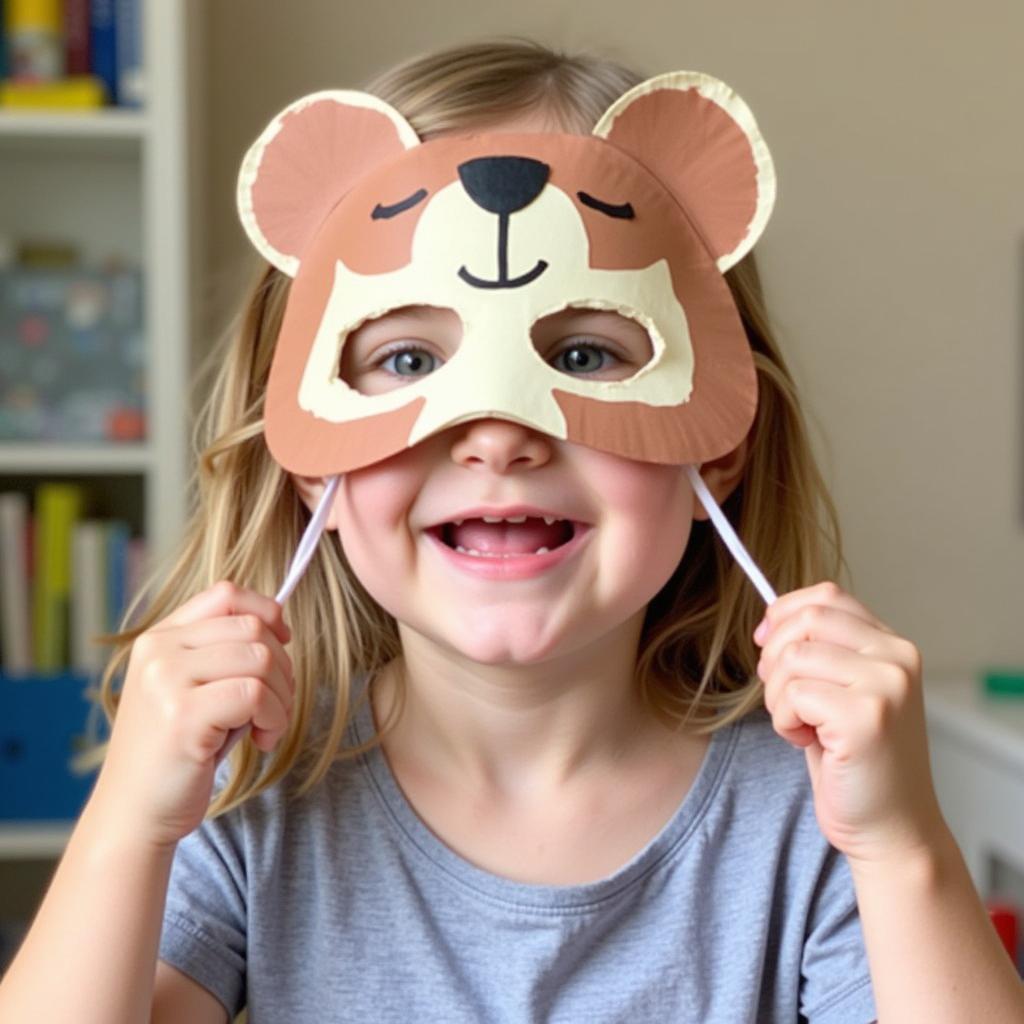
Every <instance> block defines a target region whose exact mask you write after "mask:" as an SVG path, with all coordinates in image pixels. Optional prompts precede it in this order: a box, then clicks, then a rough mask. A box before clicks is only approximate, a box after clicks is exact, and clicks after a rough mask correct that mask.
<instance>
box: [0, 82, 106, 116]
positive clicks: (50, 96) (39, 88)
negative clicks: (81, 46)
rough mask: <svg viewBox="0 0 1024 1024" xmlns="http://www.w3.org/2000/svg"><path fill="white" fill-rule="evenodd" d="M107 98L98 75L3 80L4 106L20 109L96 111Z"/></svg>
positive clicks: (0, 84)
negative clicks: (40, 80)
mask: <svg viewBox="0 0 1024 1024" xmlns="http://www.w3.org/2000/svg"><path fill="white" fill-rule="evenodd" d="M106 101H107V93H106V88H105V87H104V85H103V81H102V79H100V78H97V77H96V75H71V76H70V77H68V78H58V79H57V80H56V81H53V82H19V81H15V80H14V79H11V78H6V79H4V80H3V81H0V106H2V107H10V108H16V109H20V110H94V109H95V108H96V107H102V106H103V105H104V104H105V103H106Z"/></svg>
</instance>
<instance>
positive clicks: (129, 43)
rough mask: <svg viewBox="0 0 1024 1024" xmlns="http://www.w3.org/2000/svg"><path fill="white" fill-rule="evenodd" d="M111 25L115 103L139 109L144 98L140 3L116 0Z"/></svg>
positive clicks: (129, 0) (135, 0) (140, 0)
mask: <svg viewBox="0 0 1024 1024" xmlns="http://www.w3.org/2000/svg"><path fill="white" fill-rule="evenodd" d="M114 24H115V26H116V33H117V44H116V46H115V47H114V51H115V59H116V62H117V102H118V103H119V104H121V106H123V107H141V106H142V105H143V102H144V101H145V98H146V96H145V88H146V82H145V77H144V75H143V70H142V62H143V58H142V0H116V8H115V16H114Z"/></svg>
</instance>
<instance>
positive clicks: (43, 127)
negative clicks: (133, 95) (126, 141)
mask: <svg viewBox="0 0 1024 1024" xmlns="http://www.w3.org/2000/svg"><path fill="white" fill-rule="evenodd" d="M148 125H149V117H148V116H147V114H146V113H145V112H144V111H142V110H119V109H117V108H116V107H100V108H98V109H96V110H81V111H78V110H67V111H64V110H55V111H50V112H43V111H38V110H31V111H30V110H0V138H5V139H12V138H24V137H31V136H45V137H46V138H60V137H62V136H63V137H71V136H76V137H88V138H94V139H102V140H107V139H123V138H134V139H140V138H142V136H143V135H144V134H145V132H146V130H147V128H148Z"/></svg>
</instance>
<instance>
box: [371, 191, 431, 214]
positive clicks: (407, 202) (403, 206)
mask: <svg viewBox="0 0 1024 1024" xmlns="http://www.w3.org/2000/svg"><path fill="white" fill-rule="evenodd" d="M426 198H427V190H426V189H425V188H421V189H420V190H419V191H418V192H413V194H412V195H411V196H409V197H408V198H407V199H403V200H401V202H398V203H392V204H391V205H390V206H381V205H380V203H378V204H377V205H376V206H375V207H374V208H373V213H371V214H370V217H371V218H372V219H373V220H380V219H381V218H382V217H394V216H396V215H397V214H399V213H402V212H404V211H405V210H408V209H409V208H410V207H412V206H415V205H416V204H417V203H419V202H422V201H423V200H424V199H426Z"/></svg>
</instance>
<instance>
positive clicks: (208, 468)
mask: <svg viewBox="0 0 1024 1024" xmlns="http://www.w3.org/2000/svg"><path fill="white" fill-rule="evenodd" d="M641 80H642V76H640V75H638V74H636V73H635V72H633V71H631V70H629V69H627V68H625V67H622V66H620V65H619V64H617V63H615V62H613V61H610V60H606V59H602V58H599V57H595V56H589V55H579V56H569V55H566V54H562V53H559V52H556V51H553V50H551V49H549V48H547V47H545V46H542V45H540V44H538V43H535V42H532V41H530V40H524V39H519V38H504V39H498V40H494V41H489V42H482V43H472V44H467V45H460V46H456V47H452V48H449V49H446V50H443V51H440V52H437V53H432V54H429V55H426V56H419V57H416V58H413V59H410V60H408V61H406V62H404V63H402V64H400V65H398V66H397V67H394V68H392V69H391V70H389V71H387V72H385V73H384V74H382V75H380V76H379V77H377V78H375V79H374V80H372V81H371V82H369V83H368V84H367V85H366V86H365V89H366V91H368V92H372V93H374V94H376V95H377V96H379V97H381V98H382V99H384V100H385V101H387V102H388V103H390V104H391V105H392V106H394V107H395V108H396V109H398V110H399V111H400V112H401V113H402V114H403V116H404V117H405V118H406V119H407V120H408V121H409V122H410V124H411V125H412V127H413V128H414V129H415V130H416V132H417V133H418V135H419V136H420V137H421V138H422V139H428V138H430V137H431V136H433V135H435V134H437V133H440V132H445V131H450V130H453V129H460V128H470V127H478V126H482V125H485V124H487V123H488V122H495V121H497V120H499V119H501V118H503V117H507V116H511V115H515V114H519V113H524V112H526V111H531V110H540V111H543V112H546V113H548V114H549V115H550V116H551V117H552V118H553V120H554V121H555V122H556V123H557V124H559V125H560V126H561V128H562V130H567V131H577V132H588V131H589V130H590V129H591V128H592V127H593V125H594V124H595V123H596V122H597V120H598V119H599V117H600V116H601V114H602V113H603V112H604V111H605V109H606V108H607V107H608V106H610V105H611V103H612V102H613V101H614V100H615V99H617V98H618V97H619V96H620V95H621V94H622V93H623V92H625V91H626V90H627V89H629V88H631V87H632V86H633V85H635V84H637V83H638V82H640V81H641ZM726 278H727V280H728V283H729V286H730V287H731V289H732V292H733V294H734V296H735V299H736V303H737V305H738V307H739V310H740V313H741V316H742V320H743V323H744V325H745V328H746V331H747V334H748V336H749V339H750V345H751V348H752V350H753V353H754V363H755V366H756V369H757V375H758V384H759V388H760V391H759V402H758V408H757V417H756V420H755V422H754V425H753V427H752V429H751V432H750V436H749V454H748V458H747V461H746V465H745V469H744V472H743V477H742V480H741V482H740V483H739V485H738V486H737V487H736V488H735V490H734V491H733V492H732V494H730V496H729V497H728V498H727V499H726V500H725V501H724V502H723V505H722V509H723V512H724V513H725V515H726V516H728V518H729V520H730V521H731V522H732V524H733V526H734V527H735V529H736V530H737V532H738V533H739V535H740V537H741V538H742V539H743V542H744V544H745V545H746V546H747V548H748V549H749V551H750V553H751V555H752V556H753V558H754V560H755V561H756V562H757V563H758V564H759V565H760V566H761V568H762V569H763V571H764V572H765V574H766V576H767V578H768V579H769V580H771V581H772V583H773V585H774V586H775V587H776V588H777V590H778V592H779V593H783V592H785V591H788V590H792V589H795V588H798V587H802V586H806V585H808V584H810V583H813V582H816V581H818V580H820V579H824V578H833V579H835V578H836V577H837V575H838V572H839V569H840V566H841V565H843V564H844V563H843V558H842V553H841V548H840V539H839V526H838V521H837V517H836V512H835V508H834V505H833V503H832V501H831V499H830V497H829V495H828V493H827V490H826V487H825V484H824V482H823V480H822V478H821V476H820V474H819V472H818V470H817V468H816V466H815V462H814V459H813V457H812V452H811V448H810V445H809V442H808V437H807V431H806V427H805V423H804V419H803V417H802V414H801V410H800V406H799V402H798V399H797V393H796V389H795V387H794V384H793V380H792V378H791V376H790V373H789V371H788V369H787V368H786V365H785V362H784V360H783V358H782V355H781V353H780V352H779V349H778V347H777V345H776V343H775V341H774V340H773V338H772V332H771V329H770V327H769V322H768V317H767V314H766V311H765V306H764V302H763V299H762V292H761V286H760V281H759V279H758V273H757V269H756V266H755V262H754V258H753V256H752V255H749V256H747V257H746V259H744V260H743V261H741V262H740V263H739V264H738V265H737V266H735V267H734V268H733V269H732V270H730V271H729V272H728V273H727V275H726ZM290 284H291V279H290V278H289V277H287V276H286V275H285V274H283V273H282V272H280V271H278V270H277V269H276V268H274V267H272V266H267V267H266V268H265V269H263V270H262V271H261V272H260V273H259V275H258V278H257V280H256V281H255V282H254V284H253V285H252V287H251V288H250V290H249V293H248V295H247V297H246V299H245V301H244V304H243V306H242V308H241V310H240V311H239V313H238V315H237V316H236V318H235V320H234V321H233V322H232V323H231V324H230V325H229V328H228V330H227V331H226V332H225V334H224V335H223V337H222V338H221V339H220V340H219V343H218V344H217V346H216V347H215V348H214V350H213V351H211V353H210V354H209V357H208V359H207V361H206V363H205V364H204V367H203V369H202V372H201V373H200V375H199V376H198V378H197V381H196V384H197V386H200V387H201V386H203V383H204V381H205V378H206V377H207V375H208V374H212V378H213V379H212V386H211V387H210V389H209V392H208V395H207V397H206V399H205V401H204V403H203V405H202V408H201V410H200V413H199V416H198V419H197V422H196V425H195V431H194V436H193V445H194V447H195V450H196V451H197V453H198V457H197V464H196V468H195V470H194V472H193V476H192V480H191V487H192V494H193V497H194V499H195V501H194V511H193V512H192V513H191V517H190V520H189V523H188V525H187V529H186V533H185V535H184V537H183V540H182V543H181V546H180V549H179V551H178V552H177V554H176V557H172V558H171V559H169V560H168V564H167V565H165V566H162V567H160V568H158V569H157V570H156V571H154V572H153V573H152V575H151V576H150V578H149V579H148V580H147V581H146V583H145V585H144V586H143V587H142V589H141V590H140V591H139V593H138V594H136V595H135V597H134V599H133V601H132V603H131V605H130V607H129V608H128V610H127V612H126V614H125V617H124V620H123V621H122V623H121V631H120V632H117V633H114V634H111V635H110V636H108V637H105V638H103V639H104V640H106V641H107V642H109V643H111V644H113V645H114V650H113V652H112V655H111V659H110V661H109V663H108V665H107V667H106V670H105V671H104V673H103V678H102V680H101V683H100V690H99V702H100V704H101V706H102V708H103V710H104V711H105V713H106V715H107V719H108V721H109V722H113V721H114V717H115V715H116V711H117V704H118V699H119V691H117V690H116V689H115V685H114V684H115V680H117V679H119V678H120V677H121V676H122V675H123V670H124V669H125V667H126V665H127V661H128V658H129V655H130V652H131V647H132V644H133V642H134V641H135V639H136V638H137V637H138V636H139V635H140V634H141V633H143V632H144V631H145V630H147V629H149V628H150V627H151V626H153V625H154V624H155V623H157V622H158V621H159V620H161V619H163V618H164V617H166V616H167V615H169V614H170V613H171V612H172V611H173V610H174V609H175V608H177V607H178V606H179V605H180V604H182V603H183V602H184V601H186V600H188V599H189V598H190V597H192V596H193V595H194V594H196V593H198V592H199V591H201V590H204V589H206V588H207V587H209V586H211V585H212V584H213V583H215V582H216V581H217V580H220V579H225V578H226V579H230V580H233V581H235V582H236V583H238V584H240V585H242V586H245V587H248V588H251V589H254V590H256V591H259V592H261V593H264V594H274V593H276V591H277V588H278V586H279V585H280V582H281V580H282V579H283V577H284V573H285V571H286V568H287V565H288V561H289V559H290V557H291V555H292V553H293V552H294V550H295V547H296V544H297V542H298V539H299V537H300V535H301V533H302V529H303V527H304V525H305V523H306V522H307V521H308V519H309V512H308V509H307V507H306V505H305V504H304V503H303V501H302V500H301V498H300V497H299V495H298V492H297V491H296V489H295V487H294V485H293V483H292V481H291V478H290V477H289V475H288V474H287V473H285V472H284V471H283V470H282V469H281V468H280V467H279V466H278V465H277V464H276V463H275V462H274V461H273V459H272V458H271V457H270V455H269V453H268V451H267V448H266V445H265V444H264V439H263V420H262V411H263V396H264V391H265V388H266V384H267V377H268V373H269V370H270V364H271V359H272V356H273V352H274V344H275V341H276V339H277V335H278V330H279V328H280V325H281V320H282V315H283V312H284V307H285V302H286V300H287V297H288V289H289V286H290ZM762 611H763V606H762V602H761V599H760V597H759V596H758V595H757V593H756V591H755V590H754V588H753V587H752V586H751V585H750V583H749V582H748V581H747V580H746V578H745V576H744V574H743V572H742V570H741V569H740V568H739V566H737V565H736V563H735V562H734V560H733V558H732V557H731V555H730V554H729V553H728V551H727V550H726V549H725V547H724V546H723V545H722V544H721V543H720V542H719V541H718V539H717V537H716V536H715V535H714V532H713V528H712V526H711V524H710V523H709V522H706V521H697V522H694V524H693V530H692V534H691V537H690V541H689V544H688V546H687V548H686V554H685V556H684V557H683V559H682V561H681V562H680V564H679V566H678V567H677V568H676V571H675V573H674V574H673V576H672V577H671V579H670V580H669V582H668V583H667V584H666V585H665V586H664V587H663V588H662V590H661V591H660V592H659V593H658V594H657V595H656V596H655V597H654V599H653V600H652V601H651V602H650V604H649V606H648V608H647V612H646V618H645V622H644V626H643V631H642V635H641V640H640V647H639V656H638V661H637V665H636V683H637V686H638V690H639V693H640V695H641V698H642V700H643V701H644V702H645V704H646V706H647V707H648V708H649V709H650V710H651V711H652V712H653V713H654V714H655V715H657V716H658V717H659V718H660V719H661V720H663V721H665V722H667V723H670V724H673V725H675V726H677V727H680V728H683V727H688V728H691V729H692V730H694V731H696V732H705V733H710V732H712V731H714V730H716V729H720V728H722V727H723V726H725V725H727V724H728V723H730V722H732V721H734V720H735V719H737V718H740V717H741V716H743V715H745V714H747V713H748V712H749V711H750V710H751V709H753V708H755V707H757V706H759V705H760V704H761V703H762V685H761V683H760V681H759V680H758V679H757V676H756V672H755V666H756V664H757V660H758V652H757V649H756V648H755V646H754V643H753V640H752V638H751V634H752V632H753V630H754V627H755V625H756V624H757V622H758V620H759V619H760V617H761V614H762ZM288 612H289V614H288V619H289V624H290V626H291V629H292V639H291V641H290V644H289V647H288V651H289V654H290V656H291V658H292V663H293V666H294V670H295V680H296V687H297V690H296V702H295V705H294V710H293V717H292V720H291V723H290V727H289V729H288V732H287V733H286V735H285V736H284V737H283V738H282V740H281V742H280V743H279V745H278V747H277V748H276V749H275V750H274V751H273V752H272V753H270V754H263V753H261V752H260V751H259V750H258V749H257V748H256V747H255V746H253V744H252V743H250V742H249V741H248V740H246V741H244V742H242V743H240V744H238V745H237V746H236V748H235V749H234V751H233V752H232V754H231V764H230V769H231V770H230V773H229V777H228V780H227V782H226V785H225V787H224V788H223V789H222V790H221V791H220V792H219V794H218V795H217V796H216V798H215V799H214V801H213V802H212V804H211V806H210V810H209V812H208V814H209V816H212V817H215V816H217V815H219V814H222V813H224V812H225V811H227V810H230V809H231V808H232V807H235V806H237V805H238V804H240V803H242V802H243V801H245V800H247V799H248V798H249V797H251V796H255V795H256V794H258V793H259V792H261V791H263V790H264V789H266V788H267V787H269V786H271V785H273V784H275V783H277V782H279V781H281V780H282V779H285V778H294V780H295V781H296V783H297V787H296V795H297V796H301V795H302V794H304V793H306V792H308V791H309V790H310V789H311V788H312V787H313V786H315V785H316V784H317V783H318V782H319V781H320V780H322V779H323V777H324V776H325V774H326V773H327V771H328V770H329V768H330V767H331V765H332V764H333V763H334V762H335V761H337V760H339V759H344V758H350V757H354V756H356V755H357V754H358V753H360V752H361V751H363V750H365V749H369V748H370V747H372V746H373V745H375V744H376V743H378V742H379V741H380V739H381V738H382V737H383V736H386V735H387V733H388V732H389V731H390V730H391V728H393V725H394V723H395V721H396V719H397V716H398V714H400V711H401V693H400V694H399V700H398V701H396V702H395V704H394V705H393V706H392V710H393V712H394V713H393V714H391V715H389V716H388V718H387V720H386V721H385V722H383V723H382V724H381V727H380V732H379V734H378V736H377V737H375V738H372V739H371V740H370V741H369V742H367V743H366V744H364V745H363V746H361V747H358V748H353V747H348V748H345V747H344V746H343V740H344V738H345V727H346V725H347V722H348V720H349V717H350V715H351V713H352V712H353V711H354V709H353V708H352V707H351V703H352V702H351V699H350V697H351V690H352V682H353V679H354V678H355V676H356V674H357V673H360V672H368V673H371V674H372V673H373V672H375V671H376V670H377V669H379V668H381V667H382V666H383V665H384V664H386V663H387V662H388V661H390V660H391V659H393V658H394V657H396V656H397V655H398V654H399V653H400V651H401V646H400V642H399V636H398V630H397V626H396V622H395V620H394V618H393V617H392V616H391V615H390V614H389V613H387V612H386V611H385V610H384V609H382V608H381V607H380V606H379V605H377V603H376V602H375V601H374V600H373V598H372V597H371V596H370V595H369V594H368V593H367V592H366V591H365V590H364V588H363V587H362V585H361V584H360V582H359V580H358V579H357V578H356V577H355V575H354V573H353V572H352V570H351V568H350V567H349V564H348V562H347V560H346V557H345V553H344V551H343V550H342V547H341V545H340V543H339V540H338V536H337V534H336V533H334V532H331V533H325V534H324V535H323V537H322V538H321V540H320V543H319V546H318V548H317V551H316V554H315V556H314V558H313V559H312V561H311V562H310V564H309V568H308V570H307V572H306V574H305V576H304V577H303V579H302V580H301V582H300V583H299V585H298V586H297V588H296V589H295V591H294V593H293V595H292V596H291V598H290V599H289V605H288ZM322 623H336V624H337V629H335V630H328V631H325V630H324V629H323V627H322ZM105 750H106V746H105V745H102V746H98V747H97V748H95V749H94V751H93V752H92V754H91V755H90V756H92V758H93V763H98V762H99V761H100V760H101V759H102V757H103V756H104V754H105ZM293 773H294V775H293Z"/></svg>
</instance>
